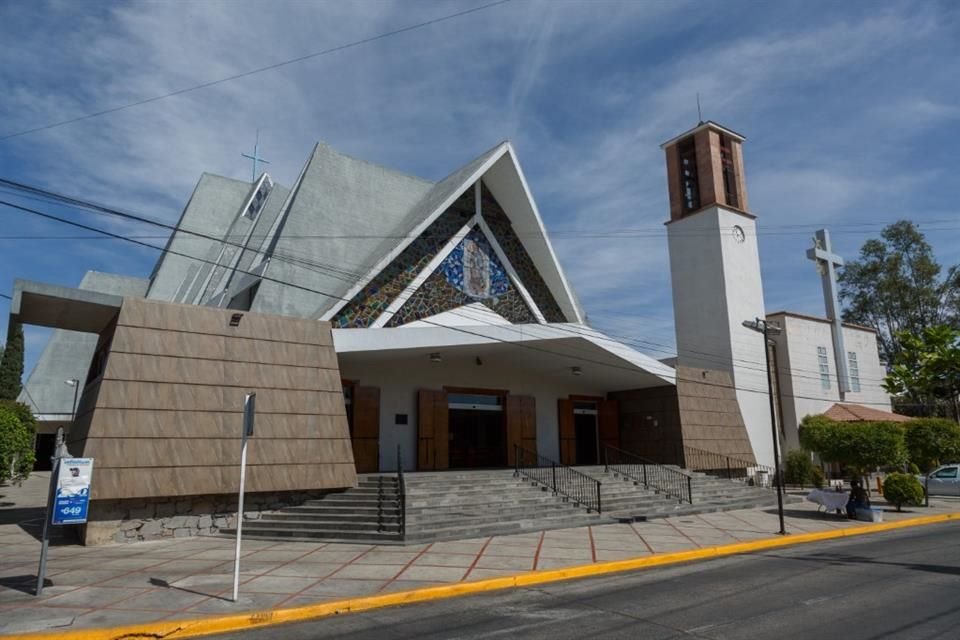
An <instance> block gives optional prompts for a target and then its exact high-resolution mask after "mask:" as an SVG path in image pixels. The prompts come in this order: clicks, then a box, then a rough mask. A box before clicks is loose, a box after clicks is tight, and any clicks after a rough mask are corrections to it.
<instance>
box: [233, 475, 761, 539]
mask: <svg viewBox="0 0 960 640" xmlns="http://www.w3.org/2000/svg"><path fill="white" fill-rule="evenodd" d="M674 469H676V467H674ZM577 470H578V471H580V472H581V473H583V474H586V475H588V476H590V477H591V478H593V479H595V480H599V481H600V482H601V483H602V484H601V490H600V491H601V503H602V510H603V513H602V514H597V513H594V512H588V511H587V510H586V509H585V508H584V507H581V506H578V505H576V504H574V503H572V502H570V501H568V500H567V499H565V498H564V497H563V496H555V495H553V493H552V492H551V491H549V490H547V489H546V488H544V487H542V486H540V485H537V484H535V483H533V482H530V481H529V480H527V479H526V478H524V477H522V476H521V477H519V478H518V477H514V473H513V471H512V470H510V469H496V470H482V471H438V472H416V473H407V474H405V476H404V478H405V487H406V500H405V510H406V525H405V530H404V531H401V509H400V491H399V484H398V481H397V476H396V475H394V474H369V475H361V476H359V477H358V484H357V486H356V487H353V488H350V489H347V490H345V491H341V492H336V493H331V494H329V495H326V496H324V497H323V498H319V499H315V500H308V501H307V502H306V503H304V504H302V505H299V506H294V507H285V508H283V509H279V510H277V511H273V512H267V513H263V514H261V516H260V518H259V519H257V520H245V521H244V525H243V532H244V536H245V537H251V538H269V539H291V540H325V541H341V542H365V543H373V544H404V543H415V542H427V541H441V540H458V539H465V538H475V537H481V536H488V535H509V534H513V533H523V532H527V531H543V530H546V529H562V528H570V527H579V526H584V525H588V524H604V523H609V522H617V521H619V522H630V521H635V520H648V519H653V518H663V517H667V516H672V515H686V514H694V513H707V512H712V511H727V510H732V509H748V508H753V507H766V506H772V505H775V504H776V493H775V492H774V491H772V490H771V489H763V488H760V487H752V486H749V485H747V484H745V483H743V482H740V481H736V480H727V479H723V478H716V477H713V476H708V475H705V474H702V473H691V472H684V473H687V474H688V475H689V476H690V478H691V480H690V486H691V489H692V493H693V504H690V503H687V502H683V503H681V502H680V501H679V500H678V499H677V498H674V497H671V496H668V495H666V494H664V493H658V492H657V491H656V490H655V489H654V488H653V487H650V488H644V486H643V484H642V483H638V482H635V481H634V480H633V479H631V478H628V477H625V476H622V475H620V474H617V473H615V472H614V471H613V470H612V469H611V470H609V471H608V470H606V469H605V468H604V467H603V466H589V467H577ZM222 533H224V534H227V535H233V534H234V533H235V531H231V530H223V531H222Z"/></svg>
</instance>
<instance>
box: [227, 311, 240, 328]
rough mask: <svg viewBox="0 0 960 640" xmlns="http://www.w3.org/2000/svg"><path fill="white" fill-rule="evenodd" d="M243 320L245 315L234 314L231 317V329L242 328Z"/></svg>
mask: <svg viewBox="0 0 960 640" xmlns="http://www.w3.org/2000/svg"><path fill="white" fill-rule="evenodd" d="M241 318H243V314H242V313H235V314H233V315H232V316H230V326H231V327H239V326H240V319H241Z"/></svg>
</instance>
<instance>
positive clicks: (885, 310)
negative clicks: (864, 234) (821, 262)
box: [839, 220, 960, 362]
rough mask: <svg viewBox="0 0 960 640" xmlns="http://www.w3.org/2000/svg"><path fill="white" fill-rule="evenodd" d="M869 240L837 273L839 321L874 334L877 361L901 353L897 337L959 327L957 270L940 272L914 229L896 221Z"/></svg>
mask: <svg viewBox="0 0 960 640" xmlns="http://www.w3.org/2000/svg"><path fill="white" fill-rule="evenodd" d="M881 237H882V239H871V240H867V242H866V243H864V245H863V247H862V248H861V249H860V257H859V259H857V260H854V261H851V262H849V263H847V265H846V266H845V267H843V268H842V269H841V270H840V274H839V281H840V298H841V300H842V301H843V302H844V305H845V307H846V308H845V309H844V313H843V319H844V320H846V321H847V322H856V323H858V324H863V325H866V326H868V327H873V328H874V329H876V330H877V332H878V336H877V341H878V344H879V348H880V355H881V357H882V358H883V359H884V360H886V361H887V362H893V361H894V360H896V358H897V355H898V354H899V353H900V350H901V345H900V339H899V338H898V337H897V336H898V334H900V333H901V332H904V331H905V332H907V333H910V334H913V335H920V334H921V333H922V332H923V330H924V329H926V328H927V327H932V326H936V325H939V324H946V325H950V326H954V327H957V326H960V268H958V267H957V266H953V267H950V268H949V269H948V270H947V273H946V275H945V276H943V277H941V272H942V268H941V266H940V264H939V263H938V262H937V260H936V258H935V257H934V255H933V250H932V249H931V248H930V245H929V244H928V243H927V241H926V239H925V238H924V236H923V234H922V233H921V232H920V230H919V229H917V227H916V225H914V224H913V223H912V222H909V221H907V220H901V221H900V222H895V223H893V224H891V225H889V226H887V227H886V228H885V229H884V230H883V231H882V232H881Z"/></svg>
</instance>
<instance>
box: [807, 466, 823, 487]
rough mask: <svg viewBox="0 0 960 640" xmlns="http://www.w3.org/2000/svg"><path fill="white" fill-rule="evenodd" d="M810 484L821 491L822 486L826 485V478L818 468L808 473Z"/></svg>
mask: <svg viewBox="0 0 960 640" xmlns="http://www.w3.org/2000/svg"><path fill="white" fill-rule="evenodd" d="M810 484H812V485H813V486H815V487H816V488H817V489H823V485H824V484H826V478H824V477H823V469H821V468H820V467H814V468H813V471H812V472H811V473H810Z"/></svg>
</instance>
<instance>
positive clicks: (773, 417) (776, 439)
mask: <svg viewBox="0 0 960 640" xmlns="http://www.w3.org/2000/svg"><path fill="white" fill-rule="evenodd" d="M769 341H770V335H769V325H768V324H767V321H766V320H764V321H763V355H764V357H765V360H766V363H767V395H768V396H769V398H770V429H771V432H772V434H773V472H774V474H775V476H776V477H775V480H776V483H777V515H778V516H779V517H780V531H779V533H780V535H782V536H785V535H787V529H786V527H785V526H784V524H783V480H782V478H781V477H780V435H779V434H778V433H777V411H776V408H775V406H774V401H773V374H772V372H771V371H770V342H769Z"/></svg>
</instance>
